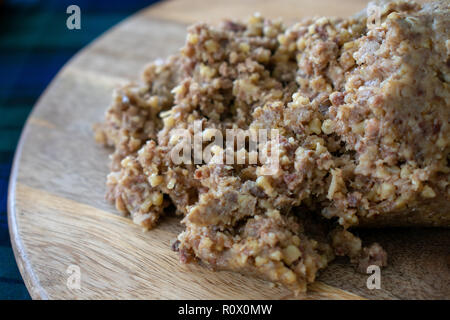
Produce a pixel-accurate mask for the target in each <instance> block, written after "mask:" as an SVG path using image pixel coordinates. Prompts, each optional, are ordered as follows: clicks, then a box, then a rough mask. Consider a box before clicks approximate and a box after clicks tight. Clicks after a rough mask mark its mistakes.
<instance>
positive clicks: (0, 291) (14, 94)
mask: <svg viewBox="0 0 450 320" xmlns="http://www.w3.org/2000/svg"><path fill="white" fill-rule="evenodd" d="M154 2H156V1H155V0H153V1H151V0H150V1H149V0H145V1H144V0H127V1H123V0H96V1H86V0H79V1H77V0H47V1H37V0H7V1H5V0H3V1H2V0H0V299H29V298H30V296H29V294H28V292H27V290H26V288H25V286H24V284H23V281H22V278H21V276H20V273H19V271H18V269H17V266H16V262H15V260H14V255H13V252H12V249H11V244H10V240H9V233H8V225H7V224H8V223H7V220H8V219H7V213H6V210H7V209H6V203H7V190H8V180H9V174H10V170H11V162H12V159H13V156H14V151H15V148H16V145H17V142H18V139H19V137H20V132H21V130H22V127H23V124H24V122H25V120H26V118H27V116H28V114H29V112H30V110H31V108H32V106H33V105H34V103H35V102H36V100H37V99H38V97H39V95H40V94H41V93H42V91H43V90H44V89H45V88H46V87H47V85H48V84H49V82H50V81H51V79H52V78H53V77H54V76H55V74H56V73H57V72H58V70H59V69H60V68H61V67H62V66H63V65H64V63H66V62H67V61H68V60H69V59H70V58H71V57H72V56H73V55H74V54H75V53H76V52H77V51H78V50H80V49H81V48H82V47H84V46H85V45H87V44H88V43H89V42H91V41H92V40H93V39H95V38H96V37H98V36H99V35H100V34H102V33H103V32H104V31H106V30H107V29H109V28H110V27H112V26H113V25H115V24H116V23H118V22H119V21H121V20H123V19H124V18H126V17H127V16H129V15H130V14H132V13H134V12H136V11H137V10H139V9H142V8H144V7H146V6H148V5H150V4H152V3H154ZM73 4H74V5H78V6H79V7H80V10H81V30H68V29H67V27H66V20H67V17H68V15H67V13H66V8H67V7H68V6H69V5H73Z"/></svg>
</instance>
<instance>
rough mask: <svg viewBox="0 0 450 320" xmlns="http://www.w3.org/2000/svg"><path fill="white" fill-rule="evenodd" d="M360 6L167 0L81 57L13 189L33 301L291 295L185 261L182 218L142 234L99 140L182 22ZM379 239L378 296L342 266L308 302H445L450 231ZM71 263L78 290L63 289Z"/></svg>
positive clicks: (14, 218)
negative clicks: (117, 192)
mask: <svg viewBox="0 0 450 320" xmlns="http://www.w3.org/2000/svg"><path fill="white" fill-rule="evenodd" d="M365 5H366V1H363V0H347V1H337V0H316V1H308V0H282V1H256V0H246V1H242V0H227V1H221V2H219V1H211V0H194V1H181V0H180V1H166V2H162V3H160V4H158V5H156V6H154V7H150V8H148V9H146V10H143V11H141V12H140V13H138V14H137V15H135V16H133V17H131V18H129V19H128V20H126V21H125V22H123V23H121V24H120V25H118V26H117V27H115V28H113V29H112V30H110V31H109V32H107V33H106V34H105V35H103V36H102V37H100V38H99V39H98V40H96V41H95V42H94V43H92V44H91V45H90V46H88V47H87V48H85V49H84V50H82V51H81V52H80V53H79V54H78V55H76V56H75V57H74V58H73V59H72V60H71V61H70V62H69V63H68V64H67V65H66V66H65V67H64V68H63V69H62V70H61V71H60V72H59V74H58V75H57V77H56V78H55V79H54V80H53V82H52V83H51V85H50V86H49V87H48V88H47V90H46V91H45V93H44V94H43V95H42V97H41V98H40V100H39V102H38V103H37V105H36V106H35V108H34V110H33V112H32V114H31V116H30V117H29V119H28V121H27V124H26V127H25V129H24V132H23V134H22V138H21V141H20V145H19V148H18V151H17V153H16V157H15V162H14V166H13V172H12V176H11V182H10V190H9V201H8V211H9V226H10V234H11V240H12V244H13V247H14V251H15V256H16V260H17V262H18V265H19V269H20V271H21V273H22V276H23V278H24V280H25V283H26V285H27V288H28V290H29V291H30V294H31V296H32V297H33V298H35V299H93V298H98V299H121V298H128V299H291V298H296V297H293V296H292V294H291V293H290V291H288V290H286V289H284V288H281V287H271V286H270V285H269V283H267V282H265V281H262V280H257V279H254V278H248V277H244V276H241V275H239V274H235V273H230V272H213V271H210V270H208V269H206V268H204V267H201V266H198V265H187V266H186V265H181V264H179V263H178V258H177V255H176V253H174V252H172V251H171V250H170V245H169V242H170V240H171V239H173V238H175V236H176V235H177V233H178V232H179V231H180V230H181V228H182V226H181V225H180V224H179V220H178V218H176V217H166V218H163V220H162V221H161V225H160V226H159V227H158V228H156V229H155V230H152V231H150V232H143V231H142V230H141V229H140V228H139V227H137V226H135V225H133V224H132V223H131V221H130V220H128V219H126V218H124V217H121V216H119V215H118V214H117V212H116V210H115V209H114V208H113V207H112V206H111V205H109V204H108V203H107V202H106V201H105V200H104V194H105V185H104V184H105V177H106V174H107V172H108V169H107V162H108V153H109V151H108V150H106V149H104V148H102V147H100V146H98V145H96V144H95V143H94V140H93V133H92V124H93V123H94V122H98V121H100V120H101V119H102V117H103V114H104V112H105V110H106V108H107V106H108V104H109V103H110V100H111V92H112V90H113V88H114V87H116V86H118V85H120V84H121V83H124V82H126V81H127V80H128V79H137V78H138V76H139V73H140V71H141V70H142V68H143V66H144V65H145V64H146V63H147V62H149V61H151V60H152V59H155V58H158V57H165V56H168V55H169V54H171V53H174V52H176V50H177V49H178V48H179V47H181V46H182V44H183V42H184V37H185V34H186V33H185V28H186V25H187V24H189V23H192V22H195V21H208V22H212V23H216V22H218V21H220V19H221V18H224V17H233V18H245V17H246V16H248V15H250V14H251V13H253V12H255V11H259V12H261V13H262V14H263V15H266V16H268V17H272V18H275V17H282V18H284V19H285V20H286V21H294V20H295V19H298V18H300V17H304V16H307V15H337V16H345V15H351V14H353V13H356V12H357V11H359V10H361V9H362V8H363V7H365ZM360 235H361V236H362V237H363V239H366V240H367V241H368V242H369V241H378V242H380V243H381V244H382V245H383V246H384V247H385V248H386V250H387V251H388V254H389V257H390V258H389V259H390V261H389V262H390V265H389V267H388V268H386V269H383V271H382V277H381V287H382V288H381V289H379V290H369V289H367V287H366V280H367V277H368V276H367V275H362V274H357V273H355V272H354V270H353V267H352V266H351V265H349V263H348V262H347V261H346V260H345V259H342V260H339V259H338V260H337V261H336V262H335V263H333V264H332V265H331V266H330V267H329V268H328V269H327V270H326V271H325V272H324V273H322V274H321V275H320V277H319V281H318V282H317V283H315V284H314V285H312V286H311V287H310V291H309V292H308V294H306V295H304V296H301V297H297V298H301V299H361V298H369V299H405V298H408V299H436V298H441V299H442V298H444V299H448V298H449V297H450V272H449V264H450V255H449V248H450V235H449V230H443V229H433V230H431V229H428V230H426V229H404V230H402V229H392V230H361V231H360ZM71 265H76V266H78V267H79V268H80V272H81V286H80V288H79V289H70V288H69V287H68V286H67V280H68V277H69V274H68V273H67V269H68V267H69V266H71Z"/></svg>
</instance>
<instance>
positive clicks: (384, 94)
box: [96, 1, 450, 291]
mask: <svg viewBox="0 0 450 320" xmlns="http://www.w3.org/2000/svg"><path fill="white" fill-rule="evenodd" d="M379 8H380V17H381V20H380V24H379V25H375V26H373V27H370V26H368V25H367V23H366V17H365V15H359V16H357V17H354V18H348V19H342V18H325V17H323V18H315V19H306V20H304V21H302V22H300V23H297V24H295V25H293V26H291V27H289V28H285V27H284V26H283V24H282V23H281V22H280V21H271V20H268V19H264V18H262V17H260V16H258V15H255V16H253V17H251V18H250V19H249V21H248V22H247V23H241V22H237V21H226V22H224V23H223V24H222V25H221V26H220V27H214V26H210V25H206V24H197V25H194V26H192V27H190V28H189V29H188V35H187V40H186V44H185V46H184V47H183V48H182V49H181V50H180V52H179V53H178V54H177V55H175V56H173V57H171V58H169V59H168V60H167V61H165V62H157V63H153V64H151V65H150V66H149V67H148V68H147V69H146V70H145V72H144V77H143V81H142V83H139V84H130V85H127V86H125V87H123V88H120V89H118V90H117V91H116V93H115V96H114V100H113V103H112V105H111V107H110V108H109V109H108V111H107V114H106V120H105V122H104V123H103V124H101V125H98V126H97V127H96V139H97V140H98V141H99V142H102V143H104V144H105V145H108V146H112V147H114V150H115V151H114V153H113V155H112V164H111V170H112V172H111V173H110V175H109V176H108V182H107V184H108V195H107V197H108V198H109V199H110V200H111V201H113V202H115V204H116V207H117V209H119V210H120V211H122V212H124V213H128V214H130V215H131V216H132V218H133V220H134V221H135V222H136V223H138V224H140V225H142V226H143V227H144V228H146V229H150V228H153V227H154V226H155V225H156V222H157V220H158V218H159V216H160V215H161V214H163V212H164V208H165V207H167V206H168V205H169V204H170V203H172V204H173V205H174V206H175V207H176V210H177V212H178V213H179V214H181V215H183V216H184V218H183V220H182V223H183V224H184V225H185V226H186V230H185V231H184V232H183V233H181V234H180V235H179V237H178V240H177V242H175V243H174V248H175V249H176V250H177V251H179V253H180V259H181V260H182V261H183V262H188V261H193V260H200V261H202V262H203V263H205V264H207V265H209V266H211V267H213V268H216V269H221V270H222V269H226V270H234V271H237V272H243V273H251V274H255V275H256V276H259V277H262V278H265V279H269V280H271V281H275V282H280V283H282V284H284V285H286V286H288V287H290V288H292V289H293V290H294V291H304V290H306V284H307V283H310V282H312V281H314V278H315V275H316V273H317V272H318V270H320V269H322V268H324V267H325V266H326V265H327V263H328V262H329V261H330V260H331V259H332V258H333V249H334V252H335V253H336V254H337V255H347V256H349V257H350V258H351V259H352V261H353V262H355V263H357V264H359V269H364V267H367V265H368V264H377V265H380V266H384V265H385V264H386V261H387V260H386V259H387V258H386V253H385V252H384V251H383V250H382V248H381V247H380V246H379V245H376V244H375V245H372V246H370V247H368V248H362V246H361V240H360V239H358V238H357V237H355V236H353V235H352V234H351V233H350V232H349V231H347V229H348V228H350V227H356V226H365V225H431V226H447V227H448V226H450V214H449V210H448V209H449V208H448V203H449V197H450V191H449V177H450V175H449V173H450V171H449V166H448V158H449V150H450V146H449V133H450V132H449V130H450V129H449V128H450V127H449V119H450V117H449V110H450V108H449V101H450V93H449V89H448V81H449V79H450V74H449V67H450V64H449V54H450V44H449V43H450V42H449V41H450V40H448V30H449V28H450V21H449V19H448V15H449V11H450V10H449V9H450V8H449V3H448V2H447V1H442V2H435V3H428V4H425V5H419V4H417V3H414V2H410V1H397V2H390V3H386V2H383V3H381V4H380V5H379ZM197 121H200V123H201V128H200V130H201V131H202V134H203V136H208V135H209V134H210V132H211V130H218V131H220V132H221V133H222V134H223V136H225V135H226V130H227V129H250V130H258V129H278V131H279V133H280V137H279V143H278V148H279V152H280V153H279V164H280V165H279V168H278V169H277V170H276V171H275V172H274V173H273V174H272V175H264V174H263V172H262V170H261V164H249V163H244V164H235V165H228V164H214V163H201V164H193V163H191V164H190V163H181V164H175V163H174V162H173V161H172V157H171V155H172V152H173V151H174V148H175V147H176V145H177V142H178V140H179V139H181V138H183V137H181V136H180V135H179V133H178V129H186V130H188V132H189V133H190V135H191V138H192V140H193V139H194V132H195V131H196V129H198V128H196V127H195V126H196V123H197ZM205 145H206V144H204V145H203V147H204V146H205ZM273 147H274V146H272V145H271V141H268V142H266V143H265V144H260V145H259V150H266V151H268V152H271V150H272V148H273ZM219 149H220V148H219ZM216 151H217V153H216V154H217V155H220V154H221V153H220V152H219V151H224V150H223V149H220V150H217V149H216V150H215V152H216ZM233 151H239V150H233ZM245 151H248V150H245ZM306 213H307V214H309V215H314V214H322V216H323V217H325V218H327V219H329V220H330V222H336V223H337V224H339V225H340V227H339V228H340V229H336V230H335V231H334V232H333V233H332V234H331V237H330V240H329V241H327V240H326V239H320V240H315V239H312V238H311V237H308V236H306V234H309V232H308V228H310V227H311V226H310V225H309V224H308V223H303V220H302V218H301V217H302V216H304V215H305V214H306ZM332 248H333V249H332Z"/></svg>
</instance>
